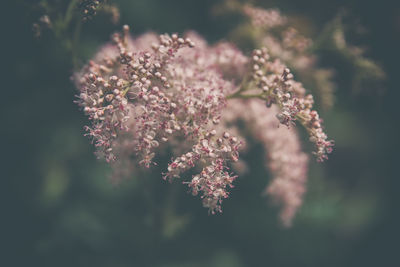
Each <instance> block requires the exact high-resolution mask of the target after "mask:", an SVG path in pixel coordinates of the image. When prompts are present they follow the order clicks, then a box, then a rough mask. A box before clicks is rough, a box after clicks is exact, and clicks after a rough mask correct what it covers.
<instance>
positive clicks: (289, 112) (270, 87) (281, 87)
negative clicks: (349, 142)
mask: <svg viewBox="0 0 400 267" xmlns="http://www.w3.org/2000/svg"><path fill="white" fill-rule="evenodd" d="M251 63H252V69H253V70H252V72H251V79H250V81H249V83H250V84H254V88H255V89H256V93H257V94H255V96H257V97H258V98H261V99H264V100H265V102H266V105H267V107H270V106H271V105H272V104H275V105H277V106H278V107H279V108H280V111H279V112H278V113H277V114H276V117H277V118H278V120H279V122H280V123H281V124H283V125H286V126H288V127H289V126H290V125H291V124H294V121H296V120H297V121H299V122H300V123H301V124H302V125H303V126H304V127H305V128H306V130H307V132H308V133H309V136H310V141H311V142H313V143H314V144H315V146H316V151H315V152H314V153H315V154H316V156H317V159H318V161H323V160H324V159H327V158H328V156H327V154H329V153H331V152H332V146H333V141H328V140H327V138H328V137H327V135H326V134H325V133H324V131H323V129H322V125H321V122H322V121H321V119H320V118H319V115H318V113H317V112H316V111H315V110H313V109H312V108H313V104H314V100H313V97H312V95H305V89H304V88H303V86H302V84H301V83H299V82H296V81H294V80H293V77H294V76H293V74H292V73H291V72H290V70H289V69H288V68H287V67H286V66H285V65H284V64H283V63H282V62H280V60H278V59H275V60H271V57H270V55H269V54H268V50H267V49H266V48H263V49H261V50H259V49H256V50H255V51H254V52H253V57H252V62H251ZM244 88H245V87H244ZM247 91H248V90H244V89H241V90H239V91H238V92H237V93H236V94H238V95H239V96H240V95H241V96H245V97H248V96H249V95H248V92H247ZM250 96H254V93H253V95H250Z"/></svg>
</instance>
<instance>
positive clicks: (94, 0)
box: [78, 0, 106, 20]
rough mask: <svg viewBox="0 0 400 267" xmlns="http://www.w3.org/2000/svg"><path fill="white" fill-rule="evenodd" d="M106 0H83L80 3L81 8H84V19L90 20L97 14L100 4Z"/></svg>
mask: <svg viewBox="0 0 400 267" xmlns="http://www.w3.org/2000/svg"><path fill="white" fill-rule="evenodd" d="M105 1H106V0H81V1H80V2H79V4H78V7H79V9H80V10H82V14H83V19H84V20H88V19H91V18H92V17H93V16H95V15H96V13H97V10H98V9H99V7H100V5H101V4H103V3H104V2H105Z"/></svg>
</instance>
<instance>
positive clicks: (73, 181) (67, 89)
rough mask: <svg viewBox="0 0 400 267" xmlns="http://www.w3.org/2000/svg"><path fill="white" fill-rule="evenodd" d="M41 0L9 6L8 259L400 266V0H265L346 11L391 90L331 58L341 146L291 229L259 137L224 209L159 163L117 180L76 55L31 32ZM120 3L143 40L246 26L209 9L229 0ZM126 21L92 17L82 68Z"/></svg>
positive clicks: (18, 262) (318, 22)
mask: <svg viewBox="0 0 400 267" xmlns="http://www.w3.org/2000/svg"><path fill="white" fill-rule="evenodd" d="M36 2H37V1H4V2H2V10H3V12H5V13H6V14H5V15H4V16H3V18H4V19H5V22H3V23H2V26H3V28H4V30H2V38H1V47H2V49H1V51H2V64H3V66H2V69H3V71H2V73H3V75H4V76H3V77H2V79H1V83H2V84H1V99H2V101H1V102H2V105H1V113H0V114H1V126H0V127H1V128H0V129H1V134H2V138H1V140H2V143H3V145H2V146H1V161H0V162H1V166H2V167H1V168H2V170H1V180H2V181H3V182H4V185H2V186H1V189H2V190H3V191H4V192H3V193H1V198H2V199H1V204H2V205H1V206H2V208H1V217H0V219H1V236H0V242H1V245H2V248H1V250H0V266H4V267H8V266H57V267H58V266H74V267H78V266H98V267H103V266H115V267H119V266H121V267H122V266H227V267H235V266H318V267H321V266H363V267H367V266H400V260H399V258H398V257H399V255H398V254H399V252H400V248H399V238H400V231H399V229H398V228H399V225H400V215H399V208H398V204H399V203H400V202H399V201H400V197H399V193H398V192H399V187H400V182H399V175H398V160H399V156H398V155H399V152H398V150H399V146H398V144H399V125H398V122H399V112H398V107H399V99H400V98H399V97H400V93H399V92H400V90H399V81H398V80H397V79H399V74H398V73H399V68H398V66H399V63H400V52H399V47H400V4H399V2H398V1H386V0H383V1H363V0H347V1H344V0H343V1H342V0H338V1H323V0H319V1H316V0H302V1H297V0H292V1H289V0H283V1H264V2H261V1H258V3H259V4H260V5H262V6H265V7H278V8H280V9H281V11H283V13H285V14H289V15H295V16H298V17H302V18H306V19H307V21H308V22H309V23H310V25H312V30H311V32H313V33H317V32H318V31H320V30H321V29H322V26H323V25H324V24H325V23H327V22H328V21H330V20H331V19H332V18H333V17H334V16H335V15H336V14H337V12H338V11H340V10H341V9H342V8H343V7H345V8H346V9H347V10H348V11H349V13H350V14H351V17H352V18H357V19H358V20H359V21H360V23H361V24H362V25H363V26H364V27H365V28H366V29H367V30H368V32H367V34H365V35H364V36H363V37H362V38H358V39H357V38H356V39H357V40H356V41H358V42H359V43H360V44H361V45H363V46H366V47H368V48H369V50H368V52H367V55H368V56H369V57H371V58H373V59H374V60H376V61H377V62H380V63H381V64H382V66H383V67H384V69H385V71H386V73H387V77H388V79H387V81H386V83H385V84H384V89H377V90H371V89H370V90H365V91H363V92H361V93H357V94H355V93H354V92H353V91H352V88H350V87H349V86H348V84H349V83H348V82H347V81H346V75H349V73H346V72H347V69H346V68H343V69H341V65H340V64H337V62H335V60H332V59H331V60H332V64H333V65H334V66H335V68H336V70H337V72H338V74H339V75H338V76H337V82H338V84H339V88H338V91H337V102H336V105H335V107H334V109H333V110H332V111H328V112H325V113H324V114H323V117H324V118H325V124H326V128H327V131H328V133H329V135H330V136H331V137H332V138H334V139H335V140H336V147H335V150H334V153H333V154H332V156H331V157H330V160H329V161H327V162H326V163H323V164H316V163H312V164H311V166H310V168H311V172H310V180H309V181H310V182H309V184H308V190H309V191H308V194H307V195H306V200H305V203H304V205H303V207H302V208H301V210H300V211H299V213H298V216H297V217H296V219H295V221H294V225H293V227H292V228H290V229H284V228H283V227H281V226H280V224H279V222H278V220H277V209H276V208H274V207H273V206H271V205H270V204H269V202H267V201H266V199H265V198H262V197H261V192H262V190H263V188H264V187H265V185H266V184H267V183H268V181H269V176H268V174H267V173H266V171H265V170H264V168H263V167H262V166H263V163H262V160H261V159H260V158H261V156H262V153H263V151H260V150H259V149H258V148H257V147H258V146H257V144H251V146H252V147H253V148H252V149H251V150H250V152H249V153H247V154H245V155H243V156H244V158H246V159H249V161H250V162H251V164H250V169H251V172H250V173H249V174H248V175H245V176H243V177H241V178H240V179H239V180H238V181H237V182H236V187H235V188H234V189H233V190H232V195H231V197H230V199H228V200H226V201H225V202H224V206H223V209H224V213H223V214H221V215H216V216H208V215H207V211H206V209H204V208H202V207H201V203H200V201H199V200H198V199H196V198H194V197H192V196H191V195H190V194H187V193H186V191H187V189H186V188H185V187H184V186H183V185H181V184H179V183H176V184H174V185H171V184H169V183H166V182H165V181H163V180H162V179H160V178H159V177H157V174H158V173H160V172H161V171H162V170H161V169H160V168H161V166H160V168H155V170H154V173H153V174H152V173H145V174H141V175H139V176H141V177H133V178H132V179H130V180H128V181H124V182H122V183H121V184H119V185H118V186H114V185H112V184H111V183H110V182H109V181H108V180H107V177H108V175H109V172H110V170H109V168H108V166H107V165H106V164H104V163H102V162H99V161H97V160H96V159H95V157H94V156H93V147H92V146H91V145H90V143H89V142H88V140H87V138H86V137H84V136H83V126H84V125H85V123H86V119H85V117H84V116H83V115H82V113H81V112H80V111H79V110H78V108H77V106H76V105H75V104H74V103H73V100H74V95H75V93H76V91H75V89H74V87H73V85H72V84H71V82H70V76H71V73H72V64H71V60H70V57H69V55H68V54H67V53H65V51H64V50H63V48H62V46H61V45H60V44H59V42H58V41H56V40H54V38H52V36H51V34H50V33H45V34H44V36H43V38H41V39H40V40H36V39H34V38H33V36H32V32H31V26H32V23H33V22H34V21H35V20H36V19H37V18H38V15H39V14H38V12H37V10H36V9H34V8H32V6H33V5H34V4H35V3H36ZM114 2H115V3H117V4H118V5H119V7H120V8H121V18H122V22H121V24H122V23H127V24H129V25H131V28H132V29H133V32H134V33H136V34H140V33H142V32H145V31H148V30H152V31H155V32H159V33H163V32H183V31H185V30H188V29H194V30H196V31H198V32H199V33H201V34H202V35H204V36H205V37H206V38H207V39H208V40H209V41H210V42H215V41H216V40H218V39H222V38H226V37H227V33H228V32H229V31H230V30H232V29H233V27H234V26H235V24H236V23H237V21H235V20H233V19H232V18H230V19H228V18H224V17H214V16H212V14H211V13H210V10H211V7H212V6H213V5H214V4H215V3H217V2H219V1H212V0H205V1H204V0H203V1H200V0H191V1H189V0H181V1H178V0H146V1H145V0H142V1H138V0H132V1H128V0H124V1H122V0H121V1H114ZM117 29H120V26H113V25H112V24H110V23H108V19H107V17H105V16H101V15H99V16H98V17H96V18H94V19H93V20H92V21H90V22H89V23H87V24H85V25H84V28H83V35H82V37H83V38H82V46H81V49H80V54H81V57H82V62H83V60H86V59H88V58H89V57H90V56H91V55H92V54H93V53H94V52H95V50H96V48H97V47H98V46H99V45H100V44H102V43H103V42H105V41H107V40H108V39H109V36H110V34H111V33H112V32H113V31H115V30H117ZM328 61H329V57H328ZM327 63H329V62H327ZM335 64H336V65H335ZM306 147H307V146H306ZM161 165H162V164H161ZM142 176H149V177H142ZM146 178H148V179H146ZM171 195H173V196H174V197H175V200H173V199H170V196H171ZM171 206H173V208H174V211H175V213H174V214H175V215H174V214H173V213H171V214H170V213H168V212H167V211H169V210H171Z"/></svg>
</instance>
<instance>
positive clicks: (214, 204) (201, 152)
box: [164, 130, 241, 214]
mask: <svg viewBox="0 0 400 267" xmlns="http://www.w3.org/2000/svg"><path fill="white" fill-rule="evenodd" d="M216 134H217V132H216V131H215V130H212V131H210V132H208V133H206V134H205V136H204V139H200V140H199V142H198V143H197V144H195V145H194V146H193V147H192V151H191V152H188V153H186V154H185V155H182V156H180V157H177V158H176V159H175V160H174V161H173V162H172V163H170V164H169V165H168V172H167V173H166V174H165V176H164V178H165V179H170V180H172V179H173V178H179V177H180V174H181V173H182V172H184V171H187V170H188V169H190V168H193V167H195V162H198V161H200V162H202V163H203V165H204V166H205V167H204V168H203V170H202V171H201V172H200V174H198V175H195V176H193V178H192V180H191V182H188V185H189V187H190V189H191V191H192V194H193V195H194V196H196V195H197V194H198V193H199V192H202V199H203V205H204V207H207V208H209V211H210V212H211V213H212V214H214V213H215V212H216V211H218V212H221V202H222V200H223V199H224V198H227V197H228V195H229V193H228V192H227V188H231V187H233V185H232V183H233V181H234V180H235V178H236V177H237V176H235V175H232V174H231V173H229V171H228V170H229V168H228V167H227V162H228V161H231V162H236V161H238V159H239V153H238V151H239V148H240V146H241V141H239V140H238V139H237V138H236V137H234V136H231V135H230V134H229V133H228V132H224V133H223V134H222V136H221V137H216V136H217V135H216Z"/></svg>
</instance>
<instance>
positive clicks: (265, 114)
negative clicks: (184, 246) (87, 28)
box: [74, 26, 331, 225]
mask: <svg viewBox="0 0 400 267" xmlns="http://www.w3.org/2000/svg"><path fill="white" fill-rule="evenodd" d="M74 79H75V82H76V85H77V87H78V89H79V90H80V94H79V95H78V99H77V101H76V102H77V103H78V104H79V105H80V106H81V107H82V109H83V110H84V112H85V113H86V114H87V115H88V118H89V120H90V121H91V126H88V127H86V130H87V134H88V135H89V136H90V137H91V138H92V140H93V142H94V143H95V146H96V147H97V153H98V155H99V156H100V157H103V158H105V159H106V160H107V161H109V162H110V163H111V164H112V166H113V167H114V168H115V169H116V170H115V171H114V174H115V175H116V176H120V175H124V174H126V173H127V172H128V173H129V171H127V170H132V171H133V170H135V168H137V166H136V165H135V164H134V162H137V163H138V164H139V165H141V166H144V167H147V168H149V167H150V166H151V165H152V164H155V163H154V159H155V155H156V153H160V152H162V151H166V150H167V149H166V148H168V151H171V152H172V156H173V159H172V160H171V162H170V163H169V164H168V167H167V170H166V172H165V173H164V174H163V177H164V179H167V180H169V181H173V180H176V179H180V178H181V177H182V176H184V174H185V172H188V171H189V170H190V169H193V170H198V174H195V175H193V176H192V177H191V179H189V180H186V181H184V182H183V183H185V184H187V185H188V187H189V189H190V191H191V192H192V194H193V195H200V197H201V198H202V201H203V206H204V207H206V208H208V209H209V211H210V213H212V214H214V213H215V212H221V211H222V209H221V203H222V201H223V200H224V199H225V198H227V197H228V195H229V192H228V190H229V188H231V187H233V182H234V180H235V179H236V178H237V175H235V174H234V173H233V172H232V171H231V167H232V166H231V165H232V164H233V163H234V162H237V161H238V160H239V151H240V150H241V149H243V147H245V146H244V145H245V143H244V140H245V138H246V137H247V136H246V135H245V134H243V132H242V130H241V129H240V128H239V127H237V126H235V122H237V120H238V119H242V120H244V121H245V122H246V124H248V125H249V129H252V132H253V137H254V138H256V139H258V140H259V141H261V142H262V143H263V145H264V146H265V148H266V150H267V160H266V162H267V163H266V166H267V167H268V168H270V169H271V172H272V173H273V174H274V177H275V178H274V180H273V182H272V183H271V185H270V186H269V187H268V189H267V192H268V194H269V195H271V196H273V198H274V199H275V200H276V201H277V202H278V203H280V204H281V205H282V207H283V211H282V213H281V217H282V220H283V222H284V223H285V224H287V225H289V224H290V221H291V219H292V217H293V215H294V214H295V211H296V210H297V208H298V207H299V206H300V204H301V200H302V195H303V193H304V191H305V186H304V184H305V180H306V170H307V156H305V154H304V153H303V152H301V149H300V143H299V140H298V137H297V134H296V132H295V129H294V128H293V127H291V129H287V128H286V127H281V128H279V127H277V126H278V123H277V121H276V119H275V117H277V118H278V120H279V121H280V123H281V124H284V125H287V126H289V125H291V124H293V123H294V121H299V122H300V123H301V124H302V125H303V126H305V128H306V129H307V131H308V132H309V133H310V136H311V138H310V139H311V141H313V142H314V143H315V144H316V145H317V152H316V153H317V156H318V159H319V160H323V159H324V158H326V154H327V153H329V152H330V147H331V143H330V142H328V141H326V138H327V137H326V135H325V134H324V132H323V131H322V127H321V125H320V122H321V121H320V119H319V117H318V114H317V113H316V112H315V111H313V110H311V109H312V102H313V101H312V97H311V96H308V95H306V94H305V89H304V88H303V86H302V85H301V83H298V82H296V81H294V80H293V75H292V74H291V73H290V71H289V70H288V69H287V67H286V66H285V65H284V64H283V63H281V62H280V61H279V60H272V59H271V58H270V56H269V54H268V53H267V51H266V50H265V49H263V50H256V51H255V52H254V53H253V55H252V56H251V57H246V56H245V55H244V54H242V53H241V52H240V51H239V50H238V49H237V48H236V47H235V46H234V45H232V44H230V43H219V44H216V45H214V46H209V45H208V44H207V42H206V41H205V40H203V39H202V38H201V37H199V36H198V35H197V34H195V33H188V34H187V35H186V37H185V38H181V37H179V36H178V35H177V34H172V35H167V34H164V35H161V36H159V37H157V36H156V35H155V34H152V33H148V34H144V35H142V36H140V37H138V38H136V39H133V38H132V37H131V36H130V35H129V28H128V27H127V26H124V31H123V33H122V34H114V35H113V44H107V45H105V46H104V47H103V48H102V49H101V50H100V51H99V52H98V53H97V55H96V56H95V57H94V59H93V60H92V61H90V62H89V63H88V64H87V65H86V66H85V67H84V68H83V69H82V71H81V72H79V73H77V74H76V75H75V77H74ZM235 98H242V99H246V100H240V99H235ZM249 98H253V99H249ZM265 105H267V106H269V107H271V108H270V109H267V108H266V107H265ZM244 110H246V112H243V111H244ZM120 168H123V169H124V170H121V169H120Z"/></svg>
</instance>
